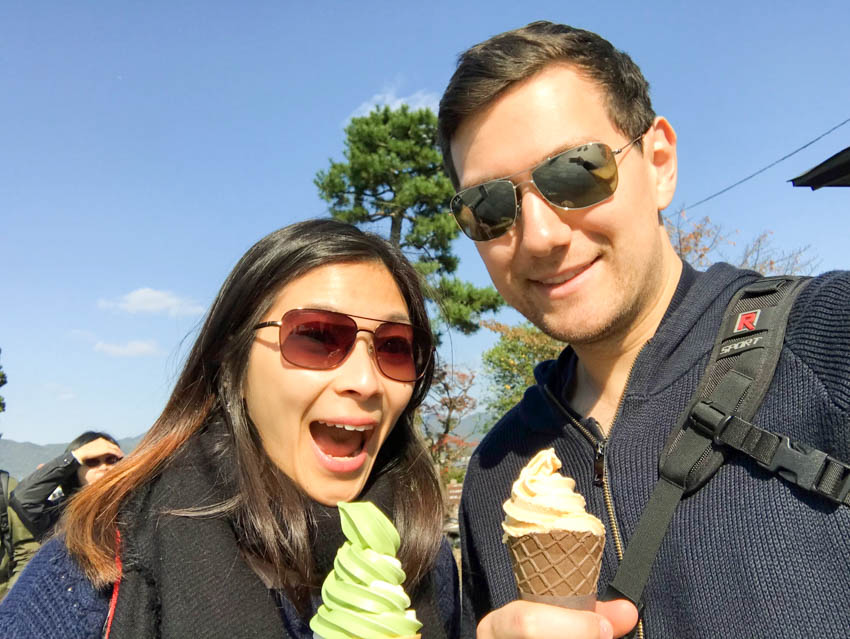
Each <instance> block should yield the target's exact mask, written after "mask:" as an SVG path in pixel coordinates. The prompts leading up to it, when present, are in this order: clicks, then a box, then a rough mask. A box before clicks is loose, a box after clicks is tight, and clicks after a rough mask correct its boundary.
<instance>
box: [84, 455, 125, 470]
mask: <svg viewBox="0 0 850 639" xmlns="http://www.w3.org/2000/svg"><path fill="white" fill-rule="evenodd" d="M120 461H121V458H120V457H118V456H117V455H105V456H103V457H89V458H88V459H85V460H83V463H84V464H85V465H86V466H88V467H89V468H97V467H98V466H100V465H101V464H106V465H107V466H114V465H115V464H117V463H118V462H120Z"/></svg>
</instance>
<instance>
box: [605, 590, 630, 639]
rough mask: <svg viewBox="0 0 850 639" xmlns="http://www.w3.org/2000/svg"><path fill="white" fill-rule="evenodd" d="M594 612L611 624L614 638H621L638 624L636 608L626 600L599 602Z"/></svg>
mask: <svg viewBox="0 0 850 639" xmlns="http://www.w3.org/2000/svg"><path fill="white" fill-rule="evenodd" d="M596 612H598V613H599V614H600V615H603V616H604V617H605V618H606V619H608V621H610V622H611V626H612V627H613V629H614V636H615V637H622V636H623V635H625V634H627V633H628V632H630V631H631V630H632V628H634V627H635V626H636V625H637V622H638V611H637V608H635V606H634V604H633V603H632V602H631V601H628V600H626V599H614V600H613V601H599V602H597V603H596Z"/></svg>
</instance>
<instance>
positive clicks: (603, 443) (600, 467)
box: [543, 342, 649, 639]
mask: <svg viewBox="0 0 850 639" xmlns="http://www.w3.org/2000/svg"><path fill="white" fill-rule="evenodd" d="M647 344H649V342H646V343H645V344H644V345H643V346H641V348H640V350H639V351H638V354H637V355H636V356H635V359H634V361H633V362H632V365H631V367H630V368H629V374H628V375H627V376H626V385H625V386H624V387H623V392H622V394H621V395H620V401H619V402H618V403H617V410H616V412H615V413H614V421H613V422H612V423H611V428H610V429H609V430H608V435H607V436H603V437H602V439H597V438H596V436H595V435H594V434H593V433H591V432H590V430H588V429H587V428H585V426H584V425H583V424H581V422H579V421H578V420H577V419H576V418H575V417H573V416H572V415H571V414H570V412H569V411H568V410H566V408H564V406H563V405H562V404H561V402H560V400H559V399H558V398H557V397H555V395H554V393H552V391H551V390H549V388H548V387H547V386H546V385H543V388H544V390H545V391H546V394H547V395H548V396H549V397H550V398H551V399H552V400H554V403H555V405H556V406H558V408H560V409H561V412H563V413H564V415H566V416H567V419H569V420H570V422H571V423H572V425H573V426H575V427H576V428H577V429H578V431H579V432H580V433H581V434H582V435H584V437H585V439H587V440H588V441H589V442H590V444H591V445H592V446H593V447H594V448H595V455H594V458H593V472H594V477H593V483H594V484H595V485H596V486H600V485H601V486H602V498H603V500H604V501H605V510H606V512H607V514H608V521H609V522H611V537H612V538H613V540H614V550H616V552H617V562H618V565H619V562H622V561H623V553H624V548H623V538H622V536H621V535H620V527H619V526H618V525H617V513H616V511H615V510H614V497H613V494H612V493H611V483H610V480H609V477H608V473H607V472H606V463H605V462H606V459H605V451H606V449H607V448H608V440H609V439H610V438H611V433H613V432H614V425H615V424H616V423H617V420H618V419H619V418H620V412H621V411H622V410H623V403H624V402H625V400H626V391H627V390H628V388H629V384H630V383H631V381H632V373H633V372H634V370H635V364H637V361H638V358H639V357H640V356H641V353H643V351H644V349H645V348H646V346H647ZM591 419H592V420H593V418H592V417H591ZM593 422H594V423H597V424H598V422H596V420H593ZM600 432H601V429H600ZM637 638H638V639H645V635H644V631H643V621H640V620H638V625H637Z"/></svg>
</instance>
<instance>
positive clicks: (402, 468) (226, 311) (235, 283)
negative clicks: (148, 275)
mask: <svg viewBox="0 0 850 639" xmlns="http://www.w3.org/2000/svg"><path fill="white" fill-rule="evenodd" d="M358 262H377V263H382V264H383V265H385V266H386V268H387V270H388V271H389V272H390V274H391V275H392V277H393V279H394V280H395V282H396V284H397V285H398V287H399V290H400V291H401V294H402V297H403V298H404V301H405V303H406V305H407V308H408V312H409V314H410V319H411V323H412V324H414V325H416V326H419V327H420V328H423V329H425V330H426V331H429V332H430V326H429V322H428V317H427V314H426V311H425V302H424V298H423V295H422V290H421V286H420V279H419V275H418V274H417V272H416V270H415V269H414V268H413V267H412V266H411V265H410V263H409V262H408V261H407V260H406V259H405V258H404V256H403V255H402V254H401V252H400V251H399V250H397V249H395V248H394V247H393V246H392V245H390V244H389V243H388V242H387V241H386V240H384V239H383V238H381V237H379V236H377V235H373V234H371V233H364V232H362V231H360V230H359V229H357V228H356V227H353V226H350V225H348V224H343V223H341V222H337V221H334V220H310V221H306V222H300V223H298V224H293V225H291V226H287V227H285V228H283V229H280V230H278V231H275V232H274V233H271V234H269V235H267V236H266V237H264V238H263V239H261V240H260V241H259V242H257V243H256V244H255V245H254V246H253V247H252V248H251V249H250V250H249V251H248V252H247V253H246V254H245V255H244V256H243V257H242V259H241V260H239V263H238V264H237V265H236V266H235V268H234V269H233V271H232V272H231V273H230V275H229V276H228V277H227V279H226V280H225V282H224V284H223V285H222V287H221V291H220V292H219V294H218V296H217V297H216V299H215V301H214V302H213V304H212V307H211V308H210V311H209V313H208V315H207V317H206V320H205V322H204V325H203V327H202V329H201V331H200V334H199V335H198V338H197V340H196V341H195V344H194V346H193V347H192V350H191V352H190V353H189V356H188V359H187V361H186V364H185V366H184V368H183V371H182V373H181V375H180V377H179V379H178V380H177V384H176V385H175V388H174V391H173V392H172V394H171V397H170V398H169V400H168V403H167V405H166V407H165V410H164V411H163V413H162V415H161V416H160V417H159V419H157V421H156V422H155V423H154V425H153V426H152V428H151V429H150V431H148V433H147V434H146V435H145V437H144V439H143V440H142V442H141V443H140V444H139V447H138V448H137V449H136V450H135V451H134V452H133V454H132V455H130V456H129V457H128V458H127V459H125V460H124V461H122V462H121V463H120V464H119V465H117V466H116V467H115V468H114V469H113V471H112V472H110V473H109V475H107V476H106V477H104V478H102V479H101V480H99V481H98V482H97V483H95V484H93V485H92V486H91V487H89V488H88V489H87V490H85V491H82V492H81V493H79V495H78V496H77V497H76V498H75V499H73V500H72V501H71V503H70V505H69V507H68V509H67V511H66V521H65V526H64V529H65V535H66V544H67V546H68V548H69V550H70V551H71V553H72V554H73V555H74V556H75V557H76V558H77V559H78V560H79V561H80V563H81V565H82V566H83V568H84V569H85V571H86V574H87V575H88V577H89V578H90V579H91V581H92V582H93V583H94V584H95V585H96V586H104V585H106V584H108V583H111V582H113V581H114V580H115V579H116V577H117V572H116V569H115V563H114V558H115V552H116V530H117V529H116V522H117V517H118V513H119V510H120V508H121V506H122V504H123V503H125V501H126V500H127V499H128V497H129V496H130V495H131V493H132V491H133V490H135V489H136V488H138V487H140V486H142V485H143V484H145V483H146V482H148V481H150V480H151V479H152V478H153V477H155V476H157V474H159V473H160V472H161V471H162V469H163V467H164V466H165V465H166V464H167V463H168V461H169V460H170V459H171V458H172V457H173V456H174V455H175V454H176V453H177V452H178V451H179V450H180V449H181V447H182V446H183V445H184V444H185V443H186V442H187V440H189V438H190V437H191V436H192V435H193V434H194V433H196V432H198V431H199V430H200V429H201V428H202V427H203V426H204V425H205V424H207V423H209V422H210V421H211V420H222V421H224V422H225V423H226V424H227V427H228V429H227V430H228V431H229V432H228V437H227V438H226V440H225V444H224V445H225V446H227V447H229V448H231V450H230V451H227V452H228V453H229V454H230V455H231V459H233V460H234V462H235V463H234V474H235V477H234V479H233V481H234V488H235V490H234V492H235V495H234V498H233V499H231V500H228V502H227V503H226V504H223V505H222V506H221V507H220V508H219V509H218V510H219V512H222V513H226V514H227V516H228V517H230V518H231V519H232V521H233V522H234V525H235V528H236V530H238V531H240V534H239V535H238V537H239V539H238V542H239V545H240V547H241V548H242V551H243V552H244V553H245V554H246V555H247V557H248V559H249V563H250V564H251V565H252V566H254V567H255V570H256V569H257V568H256V564H261V565H265V566H271V567H273V570H274V571H275V572H276V576H277V579H275V581H276V582H277V583H278V584H282V585H283V587H284V589H285V591H286V593H287V595H288V596H289V598H290V599H291V600H292V601H293V603H295V604H296V605H297V606H298V607H299V608H300V607H302V606H303V605H304V603H305V602H306V601H307V597H308V592H309V588H310V587H311V586H314V585H316V584H317V583H318V580H319V578H320V576H317V575H316V574H315V572H316V570H315V565H314V562H313V561H312V560H311V559H312V548H311V545H310V534H309V533H310V526H311V523H312V522H311V521H310V515H309V513H310V508H309V498H308V497H307V496H306V495H305V493H304V492H303V491H302V490H301V489H300V488H299V487H298V486H297V485H296V484H295V483H294V482H293V481H291V480H290V479H289V478H288V477H287V476H286V475H284V474H283V473H282V472H281V471H280V470H279V469H278V468H277V466H275V465H274V463H273V462H272V461H271V459H270V458H269V456H268V455H267V454H266V453H265V451H264V450H263V448H262V445H261V441H260V438H259V435H258V433H257V431H256V428H255V427H254V425H253V424H252V423H251V421H250V419H249V418H248V415H247V411H246V409H245V406H244V403H243V401H242V385H243V380H244V377H245V372H246V369H247V365H248V357H249V353H250V351H251V346H252V344H253V342H254V331H253V330H252V327H253V326H254V325H256V324H257V323H258V322H260V321H261V320H262V319H263V318H264V316H265V315H266V313H267V312H268V311H269V309H270V308H271V307H272V305H273V304H274V301H275V299H276V297H277V295H278V293H279V292H280V291H281V289H282V288H283V287H284V286H285V285H286V284H288V283H289V282H292V281H293V280H295V279H296V278H298V277H300V276H302V275H304V274H305V273H307V272H309V271H311V270H312V269H314V268H317V267H320V266H325V265H327V264H334V263H358ZM433 366H434V363H433V358H431V360H430V361H429V364H428V367H427V369H426V370H425V374H424V375H423V377H422V378H421V379H419V380H418V381H417V382H416V384H415V386H414V390H413V395H412V398H411V400H410V402H409V404H408V405H407V407H406V408H405V410H404V412H403V413H402V414H401V416H400V417H399V419H398V421H397V422H396V425H395V427H394V428H393V430H392V431H391V433H390V435H389V436H388V438H387V440H386V441H385V442H384V444H383V446H382V448H381V451H380V453H379V455H378V458H377V460H376V463H375V466H374V468H373V470H372V476H371V478H370V479H374V478H375V477H377V476H378V475H381V474H386V475H389V478H390V480H391V483H392V485H393V487H394V490H395V492H396V494H399V493H401V492H402V491H403V492H404V495H405V496H404V498H402V499H395V500H394V513H393V518H394V520H395V523H396V526H397V527H398V529H399V533H400V534H401V538H402V540H403V541H402V546H401V549H400V551H399V558H400V559H401V561H402V564H403V566H404V569H405V572H406V573H407V575H408V581H407V583H408V585H413V584H415V583H417V582H418V581H419V580H420V579H421V578H422V577H423V576H424V575H425V573H426V572H427V571H428V569H429V568H430V566H431V565H432V562H433V558H434V557H435V556H436V551H437V548H438V546H439V543H440V537H441V528H442V512H443V501H442V497H441V492H440V485H439V481H438V479H437V476H436V472H435V470H434V467H433V465H432V463H431V461H430V456H429V455H428V454H427V451H426V449H425V447H424V444H423V443H422V441H421V438H420V437H419V435H418V434H417V431H416V430H415V427H414V422H413V414H414V411H415V409H416V407H417V406H418V405H419V404H420V403H421V402H422V400H423V399H424V398H425V395H426V394H427V392H428V387H429V385H430V383H431V377H432V374H433ZM252 559H256V560H257V562H256V564H255V562H254V561H251V560H252ZM261 576H264V577H268V575H261Z"/></svg>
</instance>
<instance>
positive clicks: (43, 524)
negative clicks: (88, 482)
mask: <svg viewBox="0 0 850 639" xmlns="http://www.w3.org/2000/svg"><path fill="white" fill-rule="evenodd" d="M79 467H80V462H78V461H77V459H76V458H75V457H74V455H72V454H71V452H70V451H68V452H64V453H62V454H61V455H59V456H58V457H56V458H55V459H51V460H50V461H49V462H47V463H46V464H44V465H43V466H42V467H41V468H39V469H38V470H36V471H35V472H33V473H31V474H29V475H27V476H26V477H25V478H24V479H22V480H21V482H20V483H19V484H18V485H17V487H16V488H15V490H13V491H12V493H11V495H10V496H9V504H10V505H11V506H12V508H14V509H15V512H16V513H18V517H20V518H21V521H22V522H23V523H24V525H25V526H26V527H27V528H29V530H30V532H32V534H33V535H35V537H36V539H39V540H41V539H43V538H44V537H45V536H46V535H47V534H48V533H49V532H50V531H51V530H52V529H53V526H54V525H55V524H56V522H57V521H58V520H59V517H60V516H61V515H62V506H63V505H64V503H65V501H67V499H68V497H70V494H71V493H72V492H74V491H75V490H76V489H77V488H78V486H77V469H79ZM60 487H61V488H62V489H63V492H62V494H61V496H59V497H58V498H56V499H50V496H51V495H53V493H54V492H55V491H56V489H57V488H60Z"/></svg>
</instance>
